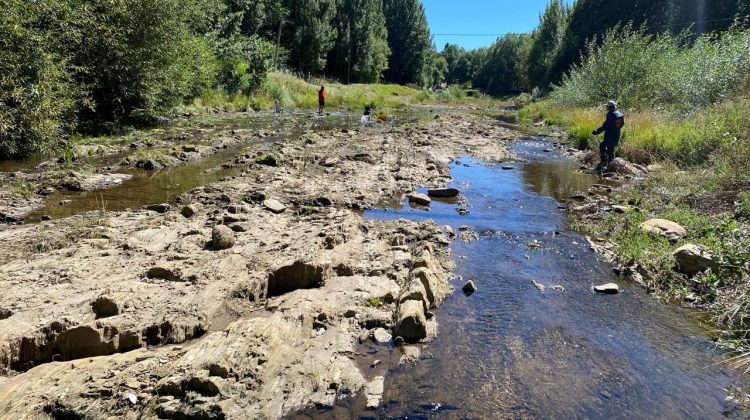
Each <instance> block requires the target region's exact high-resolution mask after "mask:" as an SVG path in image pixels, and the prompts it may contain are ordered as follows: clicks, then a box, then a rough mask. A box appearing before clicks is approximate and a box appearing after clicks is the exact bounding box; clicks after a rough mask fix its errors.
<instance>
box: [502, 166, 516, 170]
mask: <svg viewBox="0 0 750 420" xmlns="http://www.w3.org/2000/svg"><path fill="white" fill-rule="evenodd" d="M513 169H515V168H514V167H512V166H510V165H503V170H504V171H512V170H513Z"/></svg>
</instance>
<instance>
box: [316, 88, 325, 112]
mask: <svg viewBox="0 0 750 420" xmlns="http://www.w3.org/2000/svg"><path fill="white" fill-rule="evenodd" d="M325 107H326V87H325V86H321V87H320V90H319V91H318V115H323V108H325Z"/></svg>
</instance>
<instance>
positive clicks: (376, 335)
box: [372, 328, 393, 344]
mask: <svg viewBox="0 0 750 420" xmlns="http://www.w3.org/2000/svg"><path fill="white" fill-rule="evenodd" d="M372 338H373V339H374V340H375V342H377V343H381V344H385V343H390V342H391V339H392V338H393V337H392V336H391V335H390V334H388V331H386V330H385V329H383V328H378V329H376V330H375V331H373V333H372Z"/></svg>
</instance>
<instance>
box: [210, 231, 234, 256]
mask: <svg viewBox="0 0 750 420" xmlns="http://www.w3.org/2000/svg"><path fill="white" fill-rule="evenodd" d="M211 245H212V246H213V248H214V249H215V250H217V251H220V250H222V249H229V248H231V247H233V246H234V232H232V229H230V228H229V227H228V226H225V225H218V226H216V227H214V229H213V231H211Z"/></svg>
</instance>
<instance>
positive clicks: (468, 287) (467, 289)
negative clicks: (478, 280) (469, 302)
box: [461, 280, 477, 296]
mask: <svg viewBox="0 0 750 420" xmlns="http://www.w3.org/2000/svg"><path fill="white" fill-rule="evenodd" d="M461 290H463V292H464V294H466V296H470V295H472V294H473V293H474V292H476V291H477V286H476V285H475V284H474V282H473V281H471V280H469V281H467V282H466V284H464V286H463V287H462V288H461Z"/></svg>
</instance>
